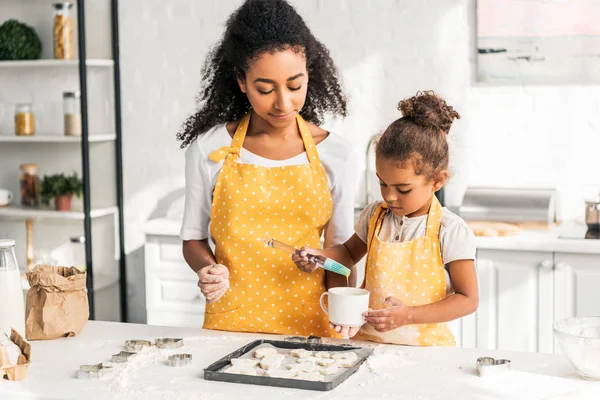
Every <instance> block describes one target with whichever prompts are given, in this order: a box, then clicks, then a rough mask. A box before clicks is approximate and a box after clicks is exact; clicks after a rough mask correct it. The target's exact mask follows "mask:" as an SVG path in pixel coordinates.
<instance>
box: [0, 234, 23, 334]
mask: <svg viewBox="0 0 600 400" xmlns="http://www.w3.org/2000/svg"><path fill="white" fill-rule="evenodd" d="M11 328H12V329H14V330H16V331H17V332H19V333H20V334H21V335H24V334H25V300H24V298H23V287H22V286H21V271H20V270H19V264H18V263H17V256H16V255H15V241H14V240H10V239H0V331H3V332H10V329H11Z"/></svg>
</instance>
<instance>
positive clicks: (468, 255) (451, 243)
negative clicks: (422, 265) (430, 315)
mask: <svg viewBox="0 0 600 400" xmlns="http://www.w3.org/2000/svg"><path fill="white" fill-rule="evenodd" d="M380 204H381V202H380V201H376V202H374V203H371V204H369V205H368V206H367V207H366V208H365V209H364V210H363V211H362V213H361V214H360V217H359V218H358V220H357V221H356V224H355V225H354V230H355V232H356V236H358V237H359V238H360V240H362V241H363V242H365V243H367V241H368V234H369V233H368V232H369V220H370V219H371V217H372V216H373V214H375V210H376V209H377V207H378V206H379V205H380ZM426 233H427V214H426V215H420V216H418V217H414V218H408V217H397V216H396V215H395V214H394V213H393V212H391V211H389V212H388V213H387V214H386V216H385V217H383V223H382V225H381V230H380V231H379V235H377V237H378V238H379V240H382V241H384V242H391V243H400V242H408V241H411V240H414V239H418V238H422V237H424V236H425V234H426ZM439 238H440V249H441V253H442V262H443V263H444V266H445V267H446V268H445V270H444V272H445V276H446V293H447V294H450V293H452V291H453V288H452V280H451V278H450V274H449V273H448V264H449V263H451V262H452V261H456V260H475V254H476V251H477V248H476V246H475V235H474V234H473V231H472V230H471V228H470V227H469V225H467V223H466V222H465V221H464V220H463V219H462V218H460V217H459V216H458V215H456V214H454V213H453V212H452V211H450V210H448V209H447V208H446V207H443V208H442V221H441V224H440V236H439Z"/></svg>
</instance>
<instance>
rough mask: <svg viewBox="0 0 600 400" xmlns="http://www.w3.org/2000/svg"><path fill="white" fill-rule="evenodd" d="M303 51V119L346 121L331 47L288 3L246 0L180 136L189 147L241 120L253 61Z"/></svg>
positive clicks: (208, 64) (213, 55) (212, 57)
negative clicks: (242, 83) (241, 81)
mask: <svg viewBox="0 0 600 400" xmlns="http://www.w3.org/2000/svg"><path fill="white" fill-rule="evenodd" d="M288 49H292V50H294V51H299V52H303V53H304V55H305V57H306V68H307V70H308V76H309V79H310V82H309V84H308V88H307V94H306V101H305V103H304V106H303V107H302V110H301V112H300V114H301V115H302V117H303V118H304V119H305V120H307V121H310V122H312V123H314V124H321V123H323V116H324V114H325V113H329V114H332V115H341V116H346V113H347V107H346V97H345V96H344V94H343V92H342V88H341V85H340V82H339V78H338V72H337V69H336V67H335V65H334V63H333V60H332V59H331V56H330V55H329V51H328V50H327V48H326V47H325V46H324V45H323V44H322V43H321V42H319V41H318V40H317V39H316V38H315V37H314V36H313V34H312V33H311V32H310V30H309V29H308V27H307V26H306V24H305V22H304V20H303V19H302V17H301V16H300V15H299V14H298V13H297V12H296V10H295V9H294V8H293V7H292V6H291V5H290V4H288V3H287V2H286V1H285V0H246V1H245V2H244V4H242V6H241V7H240V8H238V9H237V10H236V11H235V12H234V13H233V14H232V15H231V16H230V17H229V19H228V21H227V23H226V29H225V33H224V34H223V38H222V39H221V41H220V42H219V43H218V44H217V45H216V47H215V48H214V49H213V50H212V51H211V52H210V54H209V55H208V57H207V59H206V61H205V63H204V66H203V68H202V89H201V92H200V95H199V103H200V108H199V110H198V111H197V112H196V113H195V114H193V115H191V116H189V117H188V118H187V120H186V121H185V123H184V124H183V127H182V130H181V131H180V132H179V133H177V139H178V140H180V141H181V142H182V143H181V147H182V148H185V147H186V146H187V145H189V144H190V143H191V142H192V141H193V140H194V139H195V138H196V137H197V136H198V135H201V134H203V133H204V132H206V131H207V130H208V129H210V128H211V127H213V126H215V125H217V124H222V123H225V122H229V121H234V120H236V119H239V118H241V117H242V116H243V115H244V114H245V113H246V112H247V111H248V110H249V109H250V103H249V102H248V99H247V97H246V94H245V93H243V92H242V91H241V90H240V88H239V86H238V83H237V77H238V76H242V77H243V76H245V74H246V71H247V70H248V68H249V66H250V64H251V63H252V61H254V60H256V59H257V58H258V57H260V56H261V55H262V54H264V53H266V52H277V51H283V50H288Z"/></svg>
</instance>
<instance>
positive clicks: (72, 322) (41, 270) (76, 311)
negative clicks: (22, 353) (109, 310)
mask: <svg viewBox="0 0 600 400" xmlns="http://www.w3.org/2000/svg"><path fill="white" fill-rule="evenodd" d="M85 278H86V273H85V272H83V271H80V270H78V269H77V268H75V267H55V266H52V265H38V266H36V267H35V268H34V269H33V270H32V271H31V272H28V273H27V280H28V281H29V285H30V286H31V288H30V289H29V291H28V292H27V306H26V313H25V336H26V337H27V339H28V340H44V339H46V340H47V339H57V338H59V337H65V336H75V335H76V334H78V333H79V332H81V330H82V329H83V327H84V326H85V323H86V321H87V320H88V318H89V316H90V311H89V307H88V297H87V290H86V288H85Z"/></svg>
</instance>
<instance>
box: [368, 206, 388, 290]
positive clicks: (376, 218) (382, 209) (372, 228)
mask: <svg viewBox="0 0 600 400" xmlns="http://www.w3.org/2000/svg"><path fill="white" fill-rule="evenodd" d="M387 211H388V209H387V207H386V205H385V203H381V204H380V205H379V206H378V207H377V208H376V209H375V212H374V213H373V216H371V218H370V219H369V229H368V231H367V259H366V260H365V276H366V273H367V268H369V258H370V255H371V249H372V248H373V247H372V246H373V240H374V239H375V236H376V235H377V234H379V231H380V230H381V227H382V226H383V220H384V218H385V215H386V214H387ZM366 283H367V281H366V279H365V280H364V281H363V286H362V287H363V288H364V286H365V284H366Z"/></svg>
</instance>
